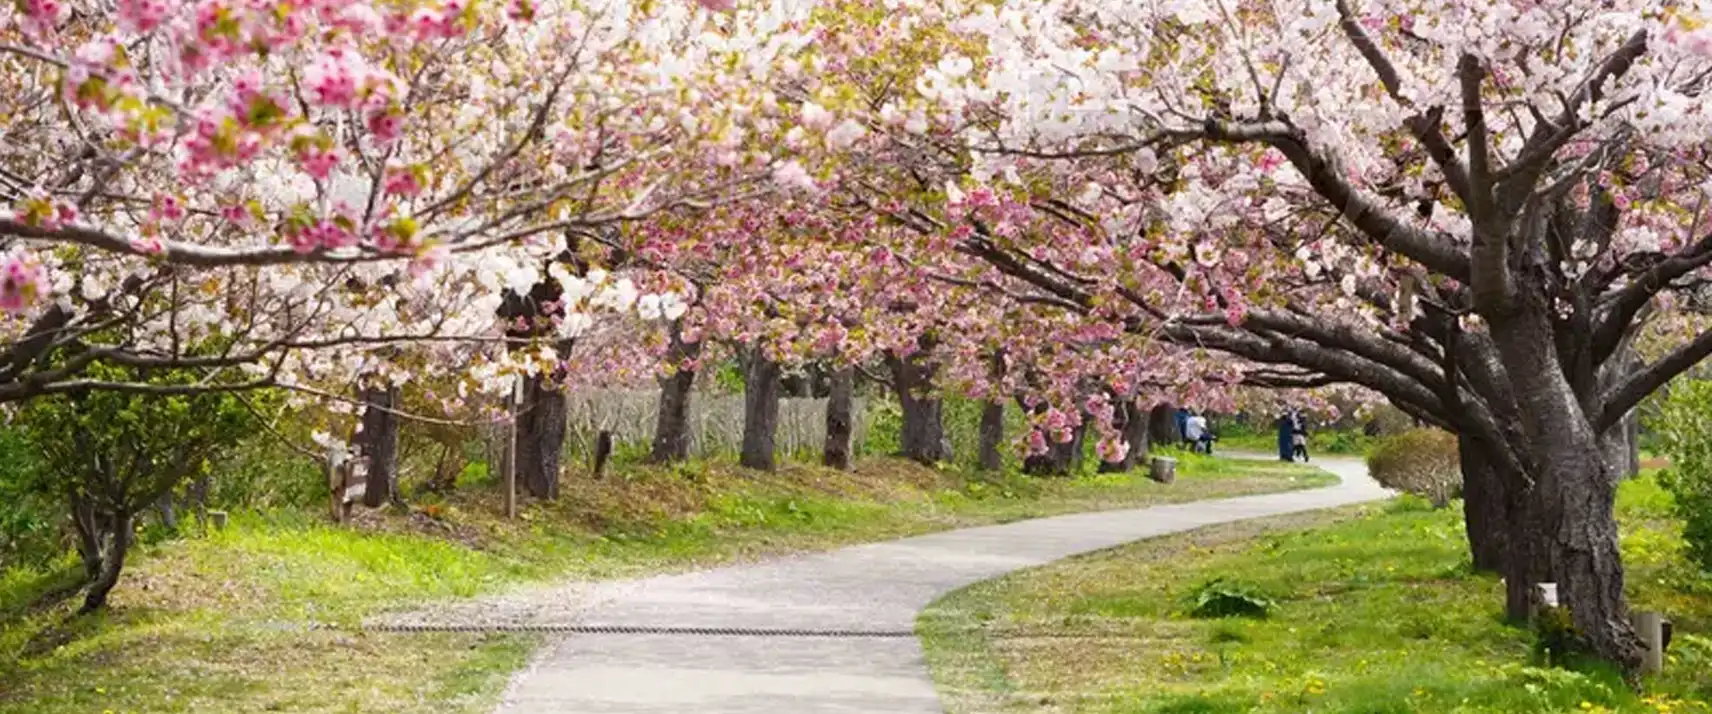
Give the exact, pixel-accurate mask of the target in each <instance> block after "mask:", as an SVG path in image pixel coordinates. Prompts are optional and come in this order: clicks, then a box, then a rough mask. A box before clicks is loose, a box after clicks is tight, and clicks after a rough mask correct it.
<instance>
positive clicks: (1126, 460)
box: [1100, 398, 1148, 473]
mask: <svg viewBox="0 0 1712 714" xmlns="http://www.w3.org/2000/svg"><path fill="white" fill-rule="evenodd" d="M1147 419H1148V414H1147V413H1145V412H1143V411H1142V410H1141V404H1140V403H1138V402H1137V401H1136V400H1135V399H1133V398H1132V399H1125V400H1123V401H1122V402H1120V403H1119V404H1118V413H1117V421H1118V424H1117V427H1118V430H1119V433H1120V434H1121V435H1122V437H1123V442H1124V443H1125V444H1128V445H1129V450H1128V451H1126V452H1124V457H1123V458H1122V459H1120V460H1118V461H1102V462H1100V473H1127V472H1128V471H1129V470H1130V469H1133V468H1135V465H1136V463H1137V462H1139V461H1140V460H1141V458H1142V457H1143V456H1145V455H1146V454H1147Z"/></svg>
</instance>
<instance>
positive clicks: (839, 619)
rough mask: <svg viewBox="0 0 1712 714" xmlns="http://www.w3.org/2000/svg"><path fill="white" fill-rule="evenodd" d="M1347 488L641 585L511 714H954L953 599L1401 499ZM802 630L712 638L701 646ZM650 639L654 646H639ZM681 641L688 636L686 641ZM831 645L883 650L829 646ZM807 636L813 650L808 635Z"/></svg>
mask: <svg viewBox="0 0 1712 714" xmlns="http://www.w3.org/2000/svg"><path fill="white" fill-rule="evenodd" d="M1315 465H1316V466H1319V467H1320V468H1322V469H1325V470H1326V471H1329V472H1331V473H1332V474H1334V475H1336V476H1338V477H1339V479H1341V483H1339V484H1338V485H1336V486H1330V487H1326V488H1318V489H1311V490H1303V491H1291V492H1286V493H1274V494H1265V495H1258V496H1243V497H1239V498H1228V499H1220V500H1213V501H1196V502H1191V503H1181V504H1174V505H1169V506H1155V507H1152V508H1141V509H1132V510H1119V511H1101V512H1095V513H1079V514H1073V515H1066V516H1056V517H1052V518H1040V519H1035V520H1028V521H1019V522H1015V523H1007V524H1004V525H995V526H983V527H979V528H967V529H962V530H955V531H946V532H943V533H935V534H932V535H924V536H918V537H914V538H905V539H902V540H895V541H889V542H884V543H873V544H869V545H860V546H854V547H849V548H843V549H839V550H835V551H830V552H826V553H818V554H812V555H802V556H797V557H790V558H782V559H778V560H772V561H767V562H762V563H756V564H751V565H741V566H733V567H727V568H719V569H714V570H707V571H702V572H696V573H686V574H680V575H670V576H661V577H654V578H646V579H640V580H631V581H622V582H613V583H596V584H589V585H587V587H588V589H589V590H588V591H587V592H586V593H585V597H584V599H583V601H582V603H583V604H582V605H580V606H579V607H578V608H577V610H578V611H577V612H576V613H575V614H574V615H570V616H569V617H570V618H571V620H570V621H565V622H559V623H554V624H561V625H571V624H575V625H585V626H590V627H591V628H598V627H601V626H606V627H611V628H612V629H616V630H620V631H622V633H620V634H575V635H570V636H566V637H563V638H560V639H557V640H555V641H554V642H552V643H550V644H549V645H548V646H547V647H546V648H544V649H543V651H542V652H541V653H540V654H539V655H538V656H537V657H536V658H535V660H534V661H533V662H532V663H531V664H530V666H529V667H528V668H526V669H525V670H523V671H522V672H519V673H518V674H517V675H516V676H515V677H513V679H512V681H511V684H510V686H509V687H507V690H506V693H505V695H504V698H503V700H502V702H501V704H500V707H499V712H500V714H620V713H622V714H654V713H658V714H668V713H670V714H751V713H752V714H832V713H834V712H838V713H848V714H858V713H862V714H873V713H877V712H900V713H909V714H917V713H919V714H930V713H931V714H937V713H938V712H941V711H943V708H942V706H941V704H940V701H939V697H938V695H937V694H936V693H935V691H934V687H933V681H932V679H931V678H929V676H928V672H927V665H926V663H925V662H924V660H923V658H922V651H921V644H920V642H919V641H918V640H916V639H915V638H914V637H896V636H883V635H885V634H887V633H893V634H895V633H899V632H908V631H910V630H912V629H913V627H914V626H915V619H916V615H917V614H918V613H919V612H921V610H922V609H923V608H925V607H927V605H928V604H929V603H931V602H932V601H933V600H934V599H936V598H938V597H939V596H940V595H943V594H945V593H947V592H950V591H952V590H955V589H957V588H960V587H963V586H966V585H969V584H972V583H975V582H979V581H981V580H986V579H989V578H994V577H997V576H1000V575H1004V574H1005V573H1008V572H1011V571H1013V570H1018V569H1021V568H1027V567H1032V566H1037V565H1043V564H1046V563H1049V562H1052V561H1054V560H1058V559H1061V558H1065V557H1068V556H1072V555H1076V554H1079V553H1086V552H1090V551H1095V550H1100V549H1104V548H1110V547H1113V546H1118V545H1122V544H1124V543H1129V542H1132V541H1136V540H1142V539H1146V538H1152V537H1156V536H1161V535H1166V534H1171V533H1179V532H1182V531H1187V530H1192V529H1195V528H1200V527H1204V526H1210V525H1216V524H1220V523H1229V522H1232V521H1240V520H1246V519H1250V518H1260V517H1265V516H1274V515H1282V514H1287V513H1297V512H1302V511H1311V510H1318V509H1325V508H1333V507H1337V506H1342V505H1348V504H1353V503H1361V502H1365V501H1373V500H1378V499H1382V498H1385V497H1386V496H1387V495H1389V492H1387V491H1386V490H1385V489H1383V488H1381V487H1380V486H1379V485H1378V484H1376V483H1374V482H1373V481H1372V480H1371V479H1369V478H1368V476H1367V470H1366V468H1365V467H1364V466H1363V465H1362V464H1361V463H1360V462H1359V461H1355V460H1350V459H1327V460H1323V461H1320V462H1318V463H1316V464H1315ZM710 629H720V630H731V629H751V630H766V631H775V630H791V631H795V632H796V633H797V634H791V635H783V636H781V635H776V634H762V635H753V636H709V635H707V634H704V633H700V632H695V631H699V630H710ZM637 630H644V632H640V633H639V632H637ZM678 630H682V631H683V632H676V631H678ZM827 631H844V632H847V633H848V632H863V633H873V634H875V635H881V636H866V637H825V636H815V635H813V634H812V633H816V632H827ZM803 632H807V633H810V634H808V635H804V634H801V633H803Z"/></svg>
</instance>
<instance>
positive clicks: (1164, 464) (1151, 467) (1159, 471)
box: [1147, 456, 1177, 483]
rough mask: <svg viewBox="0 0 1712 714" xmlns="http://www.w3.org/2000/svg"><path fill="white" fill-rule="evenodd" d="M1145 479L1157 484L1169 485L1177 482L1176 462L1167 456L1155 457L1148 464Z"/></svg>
mask: <svg viewBox="0 0 1712 714" xmlns="http://www.w3.org/2000/svg"><path fill="white" fill-rule="evenodd" d="M1147 477H1148V478H1150V479H1153V480H1154V481H1158V482H1159V483H1171V482H1173V481H1176V480H1177V460H1176V459H1173V458H1171V457H1169V456H1155V457H1153V461H1152V462H1151V463H1149V464H1148V469H1147Z"/></svg>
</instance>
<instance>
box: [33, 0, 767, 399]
mask: <svg viewBox="0 0 1712 714" xmlns="http://www.w3.org/2000/svg"><path fill="white" fill-rule="evenodd" d="M791 12H798V11H793V10H791V9H790V8H789V7H786V6H785V5H765V6H761V7H759V8H756V9H754V10H751V11H748V12H747V13H745V14H739V15H732V16H725V15H719V16H714V15H710V14H709V13H707V12H706V11H704V10H701V9H699V8H696V7H695V6H686V5H678V4H667V5H658V6H650V7H648V8H641V7H635V6H632V5H631V4H629V3H595V4H591V5H580V4H571V3H559V2H532V1H530V0H515V1H513V2H510V3H474V2H465V1H464V0H446V1H445V2H426V3H413V4H409V5H406V6H399V5H396V4H392V3H369V2H275V1H272V0H199V1H197V2H186V3H165V2H152V1H150V0H135V1H132V0H126V1H123V2H118V3H116V4H113V3H105V2H79V1H76V0H66V1H61V0H39V1H38V0H31V1H29V2H20V3H15V4H11V5H8V6H7V7H5V8H3V9H0V66H3V67H4V70H5V71H4V72H0V75H3V78H0V90H4V91H6V92H7V93H8V95H9V96H11V97H15V98H16V99H15V100H14V101H12V103H11V105H10V108H9V109H8V111H7V112H6V113H5V115H4V118H3V119H0V131H4V132H5V134H6V136H7V141H6V142H5V145H4V148H0V200H3V201H4V203H5V204H7V205H8V206H9V208H8V209H7V210H3V211H0V240H3V241H4V242H5V246H4V248H5V251H6V253H5V255H6V257H5V260H4V264H3V265H0V275H3V276H4V278H3V279H0V309H3V310H4V311H5V313H6V317H5V319H4V322H5V324H4V330H5V335H4V337H5V341H6V345H5V346H6V349H5V351H4V352H3V353H0V357H4V360H3V361H4V362H5V363H6V365H7V367H6V368H5V373H4V374H0V400H16V399H22V398H27V397H29V396H31V395H34V394H41V393H52V392H57V391H63V390H66V389H75V388H82V387H87V386H97V387H104V388H111V389H133V390H146V389H148V388H147V387H146V386H145V385H125V384H105V383H96V382H93V381H91V380H87V379H79V378H78V375H79V374H80V373H81V371H82V370H83V369H85V368H86V367H87V366H88V365H90V364H93V363H96V362H108V363H116V364H124V365H131V366H179V367H187V368H197V369H206V370H232V369H248V370H249V371H250V374H251V379H250V380H248V381H245V382H242V383H229V384H228V386H227V388H250V387H255V386H264V385H270V384H278V383H295V382H311V381H319V382H321V383H330V382H336V381H339V379H338V378H339V376H340V375H338V374H335V373H338V372H341V371H342V370H343V371H348V370H349V369H351V368H355V367H360V368H361V369H363V370H368V371H373V370H374V369H375V365H374V364H372V363H365V361H364V360H354V359H349V355H350V354H351V350H356V351H359V352H364V353H377V354H378V353H380V352H385V351H386V349H390V348H392V347H395V346H397V345H401V344H405V343H423V342H434V341H460V340H466V341H468V340H473V341H489V340H494V341H498V340H503V339H504V335H503V333H502V332H500V331H498V330H496V329H495V327H496V323H495V315H496V311H497V310H498V308H499V307H500V305H501V303H502V301H503V296H504V294H505V293H506V292H507V291H510V292H511V293H514V294H519V295H526V294H528V293H529V291H530V290H531V289H532V288H533V287H534V286H535V285H537V284H539V283H540V282H541V281H543V280H548V279H550V276H548V275H547V270H546V268H547V266H548V265H549V264H550V263H551V262H552V260H553V258H554V256H556V255H558V254H559V253H561V252H562V251H563V250H565V248H566V242H567V239H568V238H571V237H574V236H576V235H579V234H587V233H593V232H598V231H601V230H606V229H608V228H609V227H611V226H613V225H617V224H621V223H624V222H629V221H636V220H641V219H643V218H646V217H647V216H649V215H652V214H654V213H656V212H659V211H662V210H670V209H676V208H684V207H691V206H705V205H711V204H716V203H719V202H722V201H728V200H733V199H734V198H735V197H738V196H741V195H743V192H744V191H745V188H744V187H745V186H746V185H749V184H751V183H753V182H754V180H755V179H756V178H757V177H765V176H767V175H769V174H770V173H771V172H772V171H773V163H774V161H773V158H772V157H771V156H770V155H769V154H768V153H767V152H766V151H764V150H762V149H761V148H759V147H762V146H764V145H765V144H766V142H767V139H768V137H766V136H763V135H761V134H759V133H755V132H753V131H752V128H751V127H752V124H751V123H749V121H748V120H749V119H750V118H751V117H753V116H754V103H755V101H756V98H755V97H753V96H750V95H749V91H750V90H749V88H750V87H751V86H753V85H754V84H755V82H753V81H746V78H749V77H751V76H754V75H765V74H766V73H768V72H771V71H772V66H773V61H774V59H775V58H777V57H783V56H787V55H788V54H789V52H790V51H791V47H792V46H793V42H795V40H793V39H792V37H791V36H790V35H789V33H787V32H782V31H777V30H778V28H780V27H781V26H782V24H781V23H783V22H785V21H788V20H789V19H790V18H791V17H792V15H790V13H791ZM710 23H714V24H717V25H720V27H712V26H711V25H710ZM715 30H719V31H715ZM634 303H635V301H631V305H634ZM115 326H122V327H123V329H118V330H115V329H111V328H113V327H115ZM516 338H517V336H516V335H514V336H513V339H514V341H515V339H516ZM533 344H534V343H532V345H533ZM534 346H549V345H546V344H545V343H541V344H539V345H534ZM383 348H385V349H383ZM60 349H73V350H75V351H76V355H75V356H74V357H72V358H70V359H66V360H61V361H58V362H56V363H55V365H54V366H53V367H52V368H51V369H50V368H37V365H41V364H44V362H42V360H40V359H38V358H39V357H40V356H41V355H43V354H45V353H46V352H48V351H51V350H60ZM526 351H527V352H528V353H529V354H530V355H533V356H534V357H542V358H545V359H547V361H552V358H551V355H549V354H547V353H542V352H540V351H539V350H536V349H533V347H532V348H531V349H530V350H526ZM335 355H336V356H335ZM522 358H523V356H522V355H520V356H519V358H518V359H522ZM510 371H512V370H510V369H507V370H502V373H509V372H510ZM345 376H350V375H345ZM498 376H501V377H503V376H504V375H503V374H501V375H498ZM505 381H506V380H505V379H499V380H497V381H496V382H495V383H493V384H489V385H485V386H486V387H487V388H489V389H496V390H503V388H504V386H505V384H504V382H505ZM223 383H224V382H223ZM190 386H194V385H190ZM183 388H190V387H187V386H184V385H177V386H174V387H173V389H183Z"/></svg>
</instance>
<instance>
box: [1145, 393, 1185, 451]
mask: <svg viewBox="0 0 1712 714" xmlns="http://www.w3.org/2000/svg"><path fill="white" fill-rule="evenodd" d="M1147 438H1148V440H1149V442H1150V443H1154V444H1177V443H1181V442H1182V441H1183V432H1182V431H1180V430H1179V429H1178V428H1177V407H1175V406H1172V405H1170V404H1165V403H1160V404H1157V405H1154V407H1153V409H1152V411H1149V412H1148V413H1147Z"/></svg>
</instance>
